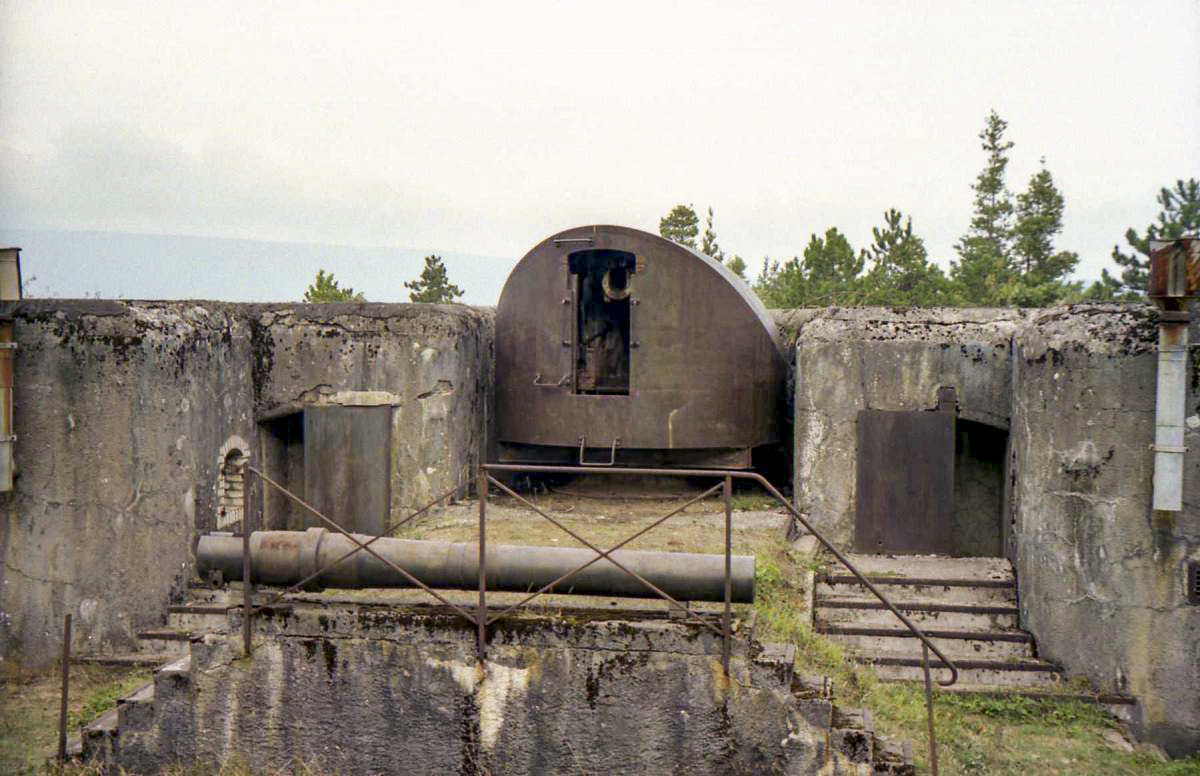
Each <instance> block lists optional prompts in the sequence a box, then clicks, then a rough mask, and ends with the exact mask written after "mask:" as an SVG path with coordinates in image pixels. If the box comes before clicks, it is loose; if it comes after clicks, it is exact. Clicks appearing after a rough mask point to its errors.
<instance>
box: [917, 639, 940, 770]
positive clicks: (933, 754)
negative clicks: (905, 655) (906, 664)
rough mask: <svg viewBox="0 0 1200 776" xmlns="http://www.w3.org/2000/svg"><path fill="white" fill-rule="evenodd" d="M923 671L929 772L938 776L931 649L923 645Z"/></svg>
mask: <svg viewBox="0 0 1200 776" xmlns="http://www.w3.org/2000/svg"><path fill="white" fill-rule="evenodd" d="M921 670H923V671H924V672H925V714H926V716H927V717H928V719H929V772H930V773H931V774H933V776H938V759H937V739H936V738H935V737H934V734H933V683H932V682H930V681H929V647H928V645H926V644H922V645H921Z"/></svg>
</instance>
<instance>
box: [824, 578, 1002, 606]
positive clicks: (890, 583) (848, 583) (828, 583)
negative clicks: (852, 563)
mask: <svg viewBox="0 0 1200 776" xmlns="http://www.w3.org/2000/svg"><path fill="white" fill-rule="evenodd" d="M867 579H869V580H870V581H871V583H872V584H874V585H875V586H876V587H877V588H879V591H880V592H881V593H883V594H884V595H885V596H887V597H888V600H890V601H891V602H892V603H898V602H900V601H924V600H936V601H941V602H944V603H976V604H997V605H1003V604H1008V605H1010V606H1011V605H1016V602H1017V586H1016V583H1015V582H1012V581H1009V580H994V579H986V580H970V579H927V578H923V577H870V576H869V577H867ZM816 594H817V595H818V596H821V597H824V598H861V599H863V600H868V601H878V600H879V599H878V598H876V597H875V595H874V594H873V593H872V592H871V591H869V590H867V588H866V587H865V586H863V585H862V583H860V582H859V581H858V579H857V578H856V577H854V576H853V575H850V574H830V575H827V576H825V577H818V578H817V585H816Z"/></svg>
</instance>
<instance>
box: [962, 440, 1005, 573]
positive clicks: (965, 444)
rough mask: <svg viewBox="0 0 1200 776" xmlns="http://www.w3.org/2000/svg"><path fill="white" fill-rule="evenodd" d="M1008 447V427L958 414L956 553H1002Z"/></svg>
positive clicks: (968, 554)
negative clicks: (1005, 464) (998, 426)
mask: <svg viewBox="0 0 1200 776" xmlns="http://www.w3.org/2000/svg"><path fill="white" fill-rule="evenodd" d="M1007 448H1008V432H1007V431H1004V430H1003V429H999V428H995V427H993V426H988V425H985V424H983V423H976V422H974V421H971V420H963V419H961V418H959V420H958V424H957V429H956V431H955V441H954V536H955V543H954V552H953V554H954V555H958V556H961V557H998V556H1000V555H1002V554H1003V543H1002V537H1001V526H1002V524H1003V523H1002V519H1003V508H1004V455H1005V450H1006V449H1007Z"/></svg>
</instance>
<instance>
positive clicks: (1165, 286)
mask: <svg viewBox="0 0 1200 776" xmlns="http://www.w3.org/2000/svg"><path fill="white" fill-rule="evenodd" d="M1146 293H1147V295H1148V296H1151V297H1188V296H1200V238H1197V237H1183V238H1180V239H1178V240H1151V241H1150V279H1149V282H1148V284H1147V289H1146Z"/></svg>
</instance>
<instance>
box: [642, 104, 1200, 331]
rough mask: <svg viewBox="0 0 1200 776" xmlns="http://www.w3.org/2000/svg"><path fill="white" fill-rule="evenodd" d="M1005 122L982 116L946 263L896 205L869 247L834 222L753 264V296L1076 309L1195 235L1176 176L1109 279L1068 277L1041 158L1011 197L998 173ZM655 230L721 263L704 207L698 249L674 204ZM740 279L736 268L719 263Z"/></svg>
mask: <svg viewBox="0 0 1200 776" xmlns="http://www.w3.org/2000/svg"><path fill="white" fill-rule="evenodd" d="M1007 128H1008V123H1007V122H1005V121H1004V120H1003V119H1002V118H1000V116H999V115H998V114H997V113H996V112H995V111H992V112H991V113H990V114H989V115H988V117H987V120H986V122H985V125H984V128H983V131H982V132H980V134H979V139H980V144H981V147H982V149H983V151H984V153H985V154H986V162H985V164H984V167H983V169H982V170H981V171H980V173H979V175H978V176H977V177H976V179H975V183H974V184H973V185H972V187H971V188H972V191H973V192H974V202H973V212H972V216H971V223H970V225H969V226H968V228H967V231H966V233H965V234H964V235H963V236H962V237H961V238H960V239H959V241H958V242H957V244H956V245H955V253H956V258H955V259H953V260H952V261H951V262H950V271H949V272H948V273H947V272H944V271H943V270H942V269H941V267H939V266H938V265H937V264H936V263H934V262H932V261H930V259H929V254H928V252H927V250H926V248H925V242H924V241H923V240H922V239H921V238H920V236H918V235H917V234H916V233H914V231H913V225H912V218H911V217H910V216H906V215H904V214H903V213H902V212H900V211H899V210H897V209H895V208H890V209H888V210H886V211H884V213H883V223H882V224H881V225H879V226H876V227H874V228H873V229H872V230H871V234H872V242H871V245H870V246H868V247H866V248H863V249H861V250H857V251H856V250H855V249H854V248H853V247H852V246H851V244H850V241H849V240H848V239H847V238H846V236H845V235H844V234H842V232H840V231H839V230H838V229H837V227H836V226H834V227H830V228H829V229H827V230H826V231H825V233H824V234H823V235H816V234H814V235H812V237H811V238H810V239H809V241H808V245H806V246H805V248H804V252H803V254H802V255H801V256H797V257H794V258H792V259H790V260H788V261H785V262H782V263H781V262H778V261H771V260H770V259H764V260H763V266H762V271H761V272H760V274H759V276H758V278H757V279H756V280H755V282H754V284H753V288H754V291H755V292H756V293H757V294H758V295H759V297H761V298H762V300H763V302H764V303H765V304H766V305H767V306H768V307H778V308H788V307H822V306H827V305H838V306H858V305H893V306H906V307H932V306H954V307H961V306H970V307H1000V306H1008V305H1016V306H1021V307H1044V306H1047V305H1052V304H1059V303H1069V302H1078V301H1088V300H1095V301H1102V300H1115V301H1134V300H1137V299H1140V298H1142V295H1143V294H1144V293H1145V290H1146V282H1147V277H1148V268H1149V257H1150V245H1149V243H1150V241H1151V240H1155V239H1172V238H1176V237H1182V236H1184V235H1190V234H1196V233H1197V232H1200V181H1197V180H1196V179H1188V180H1186V181H1185V180H1182V179H1181V180H1179V181H1177V182H1176V184H1175V186H1174V187H1173V188H1163V189H1162V190H1161V191H1160V192H1159V195H1158V198H1157V201H1158V204H1159V206H1160V208H1161V212H1160V213H1159V215H1158V218H1157V221H1156V223H1153V224H1150V225H1149V226H1148V227H1146V229H1145V230H1144V231H1143V232H1141V233H1139V232H1138V231H1137V230H1136V229H1133V228H1130V229H1128V230H1127V231H1126V232H1125V240H1126V242H1127V243H1128V248H1126V249H1124V250H1123V249H1122V248H1121V246H1120V245H1117V246H1114V247H1113V252H1112V259H1113V261H1114V262H1115V264H1116V265H1117V268H1118V270H1117V272H1118V273H1119V274H1112V273H1110V272H1109V271H1108V270H1107V269H1105V270H1103V272H1102V275H1101V278H1100V280H1097V281H1095V282H1093V283H1091V284H1090V285H1088V284H1085V283H1084V282H1083V281H1078V280H1071V279H1070V276H1071V273H1072V272H1073V271H1074V270H1075V267H1076V266H1077V265H1078V263H1079V256H1078V254H1076V253H1075V252H1074V251H1069V250H1063V249H1060V248H1059V247H1058V246H1057V244H1056V243H1057V240H1058V236H1059V234H1060V232H1061V231H1062V218H1063V207H1064V201H1063V196H1062V193H1061V192H1060V191H1059V190H1058V187H1057V186H1056V185H1055V183H1054V177H1053V175H1051V173H1050V170H1049V169H1047V167H1046V161H1045V159H1044V158H1043V159H1042V160H1041V164H1040V167H1039V169H1038V171H1037V172H1036V173H1034V174H1033V176H1032V177H1031V178H1030V179H1029V182H1028V184H1027V185H1026V187H1025V189H1024V190H1023V191H1021V192H1019V193H1017V194H1015V195H1014V194H1013V193H1012V192H1011V191H1010V190H1009V188H1008V185H1007V181H1006V172H1007V168H1008V162H1009V152H1010V151H1011V150H1012V148H1013V143H1012V142H1011V141H1010V140H1007V139H1006V138H1005V131H1006V130H1007ZM659 234H661V235H662V236H663V237H666V238H668V239H670V240H674V241H675V242H677V243H680V244H682V245H686V246H687V247H689V248H693V249H697V250H699V251H700V252H701V253H706V254H708V255H710V256H712V257H713V258H714V259H716V260H717V261H721V262H723V261H724V259H725V254H724V252H723V251H722V250H721V249H720V247H719V246H718V244H717V235H716V230H715V228H714V227H713V210H712V208H711V207H710V208H708V216H707V219H706V225H705V230H704V233H703V236H702V237H701V242H700V244H699V245H697V242H696V240H697V237H698V236H700V231H699V218H698V217H697V215H696V211H695V209H694V208H693V207H692V206H691V205H676V206H675V207H674V208H672V209H671V211H670V212H669V213H667V215H665V216H664V217H663V218H662V219H661V220H660V221H659ZM727 266H729V268H730V269H731V270H733V271H734V272H735V273H736V274H738V275H739V276H741V277H742V278H743V279H747V278H746V274H745V268H746V265H745V261H744V260H742V259H741V258H740V257H738V256H734V257H733V259H732V260H730V261H729V263H728V265H727Z"/></svg>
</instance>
